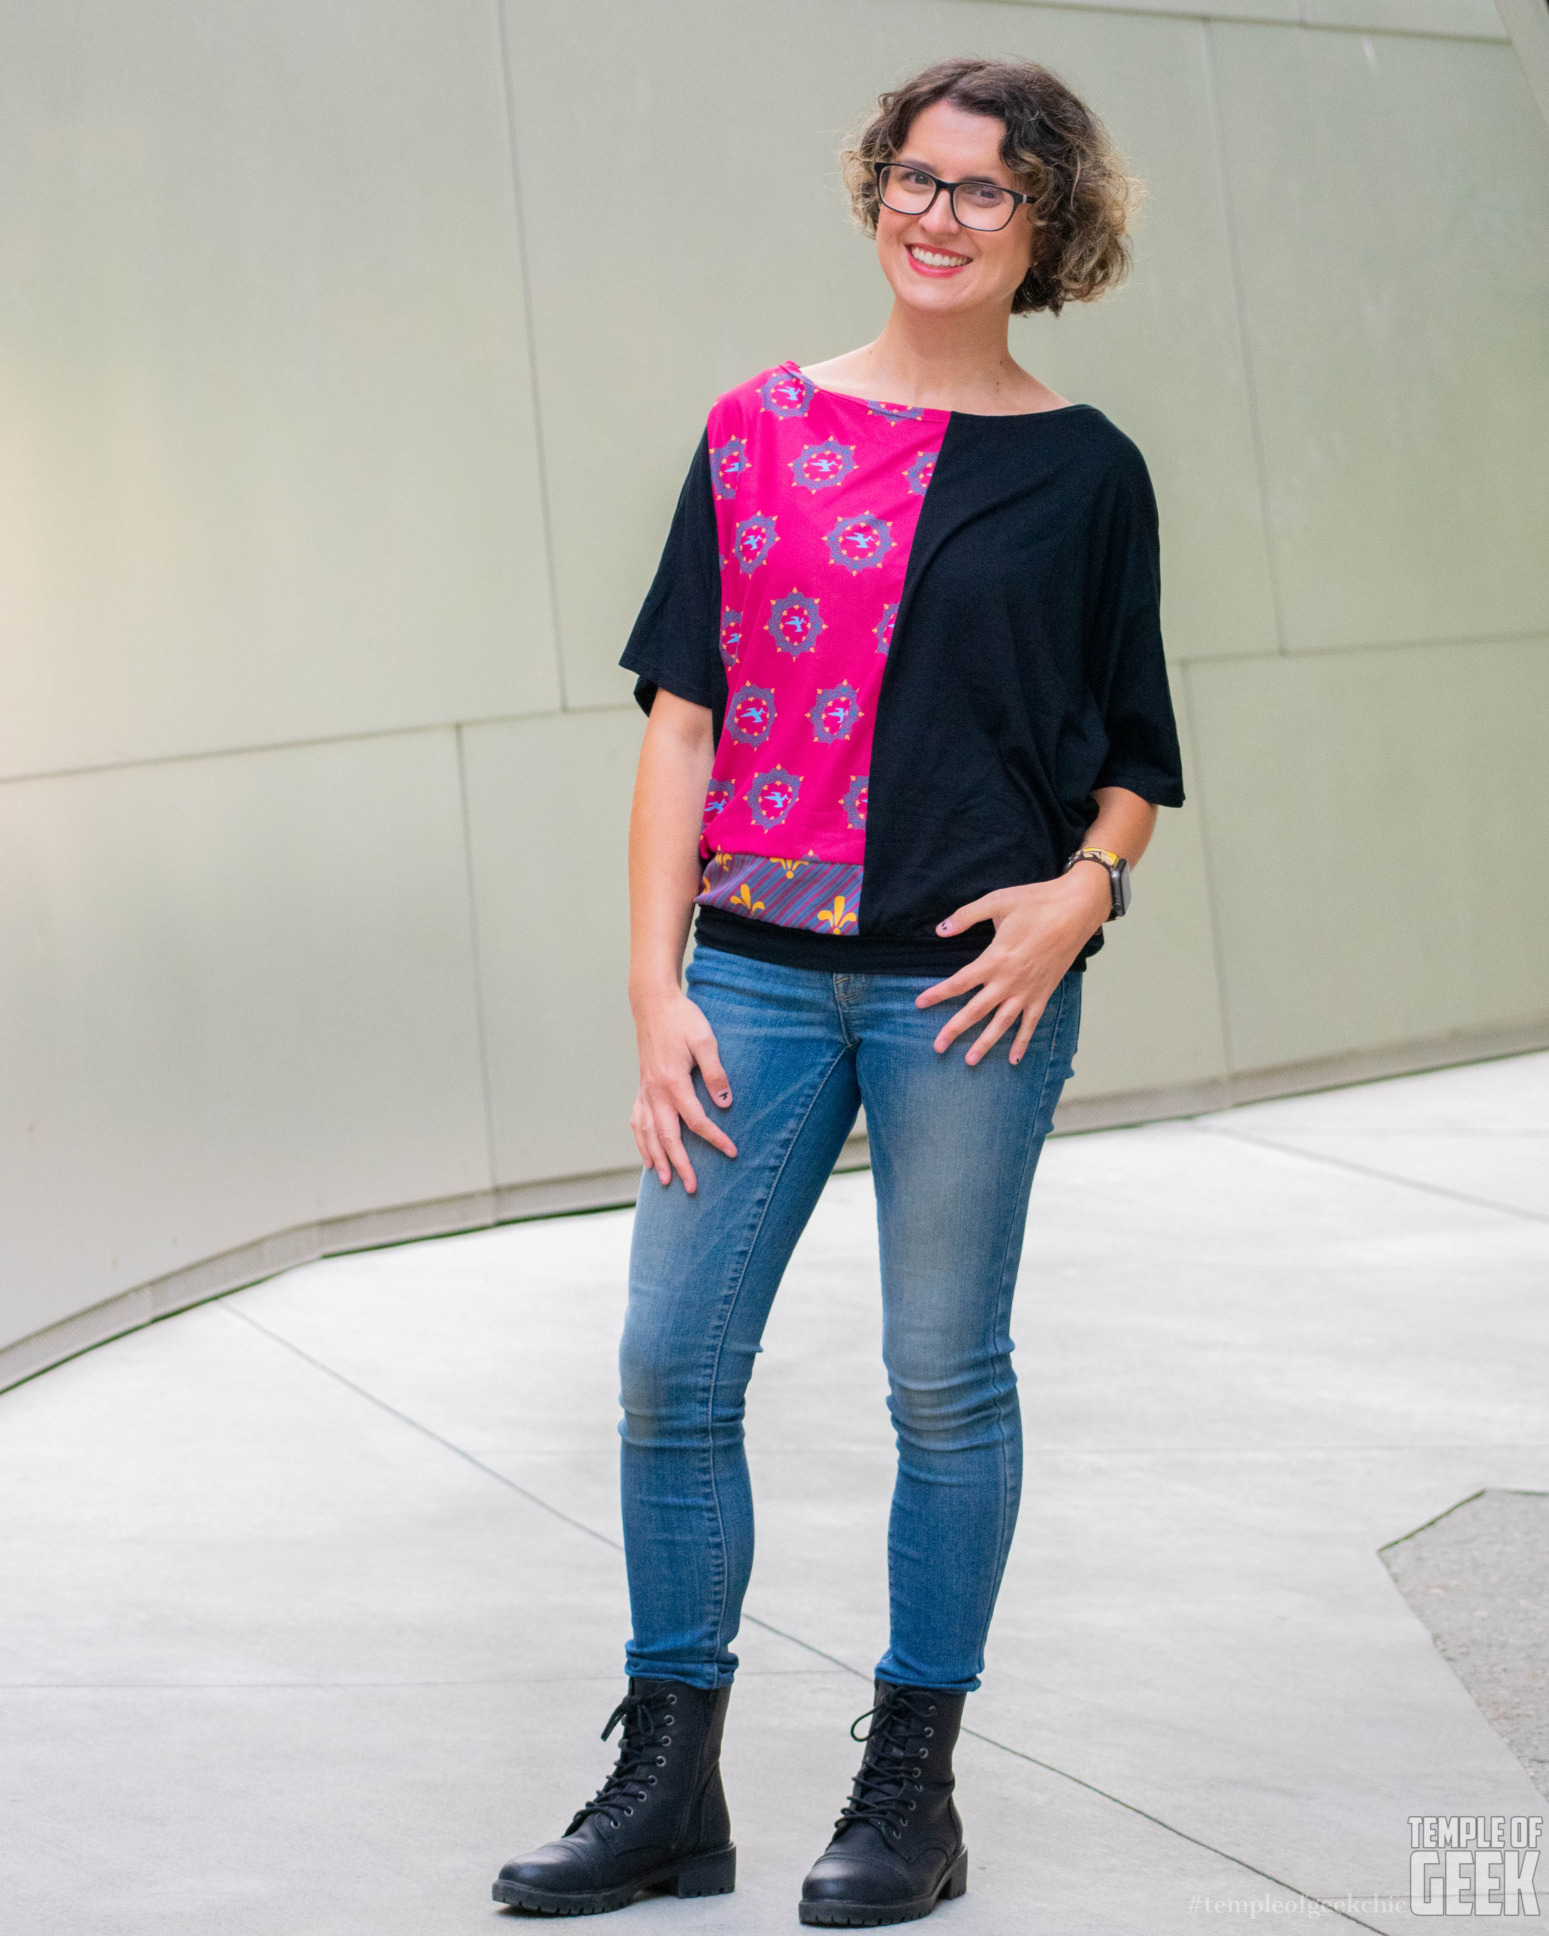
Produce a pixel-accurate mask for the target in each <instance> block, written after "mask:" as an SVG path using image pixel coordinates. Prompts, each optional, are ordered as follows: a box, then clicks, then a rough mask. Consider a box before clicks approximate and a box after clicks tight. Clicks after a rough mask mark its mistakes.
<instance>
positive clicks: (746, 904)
mask: <svg viewBox="0 0 1549 1936" xmlns="http://www.w3.org/2000/svg"><path fill="white" fill-rule="evenodd" d="M729 905H730V906H732V907H734V908H736V909H737V910H738V911H739V912H740V913H742V914H749V915H752V914H762V913H763V911H764V904H763V902H762V901H755V900H754V899H753V896H752V895H751V894H750V893H749V892H748V884H747V882H746V881H744V882H743V883H742V885H741V887H739V888H738V889H737V891H736V893H735V894H734V895H733V896H732V897H731V901H730V904H729Z"/></svg>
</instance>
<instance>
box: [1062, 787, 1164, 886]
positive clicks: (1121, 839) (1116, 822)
mask: <svg viewBox="0 0 1549 1936" xmlns="http://www.w3.org/2000/svg"><path fill="white" fill-rule="evenodd" d="M1093 798H1094V799H1095V800H1096V801H1097V818H1096V819H1095V820H1094V821H1093V822H1092V824H1091V826H1090V827H1088V828H1087V830H1086V834H1085V836H1084V837H1083V839H1082V842H1081V845H1082V846H1083V847H1102V848H1104V849H1106V851H1107V852H1108V853H1110V854H1117V855H1119V857H1120V858H1121V859H1123V860H1127V861H1128V862H1129V864H1130V866H1131V867H1133V866H1134V865H1135V864H1136V862H1137V861H1138V860H1139V859H1140V857H1141V855H1142V854H1143V853H1144V852H1145V851H1146V848H1147V847H1148V846H1149V845H1150V844H1151V835H1152V833H1153V832H1154V831H1155V829H1156V815H1157V809H1156V808H1155V807H1154V806H1152V804H1151V802H1150V801H1149V800H1142V799H1141V797H1140V795H1139V794H1138V793H1131V792H1130V790H1129V788H1128V787H1099V788H1098V789H1097V792H1096V793H1095V794H1094V795H1093Z"/></svg>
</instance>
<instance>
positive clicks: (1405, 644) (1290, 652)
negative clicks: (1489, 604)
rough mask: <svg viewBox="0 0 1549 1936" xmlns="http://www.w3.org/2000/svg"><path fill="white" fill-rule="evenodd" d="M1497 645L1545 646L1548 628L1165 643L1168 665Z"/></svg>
mask: <svg viewBox="0 0 1549 1936" xmlns="http://www.w3.org/2000/svg"><path fill="white" fill-rule="evenodd" d="M1497 645H1540V646H1544V647H1549V631H1546V630H1544V629H1542V628H1540V627H1538V626H1534V627H1533V628H1532V630H1531V631H1527V632H1468V633H1462V634H1460V635H1458V636H1457V637H1453V638H1436V639H1359V640H1356V641H1355V642H1353V643H1347V644H1343V645H1293V646H1291V647H1289V648H1288V649H1287V651H1285V652H1284V653H1280V652H1190V651H1189V650H1188V649H1187V648H1186V647H1176V646H1169V647H1168V649H1167V663H1168V664H1169V665H1170V666H1171V665H1178V666H1183V665H1195V666H1213V665H1251V664H1253V663H1254V661H1255V660H1264V659H1279V658H1286V659H1292V660H1294V659H1351V658H1357V657H1359V656H1360V655H1361V654H1362V653H1373V652H1454V651H1460V650H1468V651H1473V650H1475V649H1476V648H1478V649H1483V648H1485V647H1489V646H1497Z"/></svg>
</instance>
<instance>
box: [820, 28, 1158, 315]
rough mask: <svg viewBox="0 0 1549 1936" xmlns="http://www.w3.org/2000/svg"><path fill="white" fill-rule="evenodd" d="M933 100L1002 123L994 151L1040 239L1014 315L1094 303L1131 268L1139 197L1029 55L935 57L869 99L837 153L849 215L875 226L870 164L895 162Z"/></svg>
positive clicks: (1115, 156)
mask: <svg viewBox="0 0 1549 1936" xmlns="http://www.w3.org/2000/svg"><path fill="white" fill-rule="evenodd" d="M937 101H950V102H951V103H952V104H953V106H954V107H959V108H962V109H964V110H965V111H966V112H967V113H969V114H982V115H985V116H987V117H989V118H991V119H993V120H996V121H1000V122H1002V123H1004V125H1005V130H1006V132H1005V134H1004V135H1003V137H1002V138H1001V144H1000V158H1001V160H1002V161H1003V162H1004V163H1005V165H1006V167H1007V168H1009V169H1010V170H1011V173H1012V175H1013V177H1014V179H1015V180H1016V181H1017V182H1018V183H1019V184H1020V186H1021V187H1022V189H1023V191H1024V192H1025V193H1026V194H1029V195H1031V196H1032V198H1033V199H1032V204H1031V207H1030V209H1029V213H1030V214H1031V216H1032V218H1033V221H1034V222H1035V223H1036V225H1037V227H1036V230H1035V234H1036V235H1037V236H1038V237H1039V238H1040V240H1039V241H1038V242H1037V243H1036V244H1035V253H1034V256H1033V262H1032V266H1031V268H1029V270H1028V272H1027V274H1026V275H1025V276H1024V277H1023V278H1022V281H1021V282H1020V283H1019V284H1018V285H1017V291H1016V294H1015V295H1014V296H1013V298H1012V301H1011V313H1012V315H1013V316H1025V315H1028V314H1029V313H1031V312H1032V311H1033V310H1038V309H1047V310H1048V311H1049V312H1050V314H1051V315H1055V316H1057V315H1058V314H1059V313H1060V311H1061V310H1062V309H1063V308H1064V306H1065V304H1066V303H1068V302H1095V301H1096V300H1097V298H1098V297H1099V296H1101V295H1103V294H1104V293H1105V291H1107V290H1109V289H1112V288H1114V287H1116V286H1117V285H1118V284H1119V283H1121V282H1122V281H1123V280H1124V278H1125V276H1127V275H1128V274H1129V268H1130V242H1129V236H1128V234H1127V233H1126V231H1127V230H1128V227H1129V223H1130V218H1131V216H1132V215H1133V213H1134V211H1135V209H1136V208H1137V207H1138V205H1139V202H1140V198H1141V196H1142V195H1143V194H1144V192H1145V191H1144V189H1143V188H1142V186H1141V184H1140V183H1139V182H1138V181H1136V180H1135V178H1134V177H1133V176H1132V175H1129V174H1127V173H1126V172H1125V169H1124V163H1123V160H1122V158H1121V157H1120V155H1119V151H1118V149H1117V148H1116V147H1115V146H1114V143H1113V138H1112V137H1111V136H1110V134H1109V133H1108V130H1107V129H1106V128H1105V127H1104V126H1103V124H1102V122H1101V121H1099V120H1098V118H1097V116H1096V115H1095V114H1093V112H1092V110H1091V109H1090V108H1089V107H1087V106H1086V104H1085V103H1084V102H1083V101H1080V100H1078V99H1077V97H1076V96H1075V95H1074V94H1072V93H1071V91H1070V89H1069V88H1068V87H1066V85H1065V84H1064V82H1063V81H1061V80H1059V79H1058V78H1057V77H1056V76H1055V75H1053V74H1051V73H1050V72H1049V70H1048V68H1046V67H1039V66H1038V65H1037V64H1036V63H1035V62H1033V61H1012V60H967V59H958V60H942V61H936V62H934V63H933V64H932V65H931V66H930V67H927V68H925V69H924V70H923V71H922V72H921V73H918V74H916V75H915V76H914V77H913V79H912V80H908V81H905V82H904V83H903V85H902V86H901V87H895V88H892V89H890V90H889V91H888V92H887V93H886V94H883V95H881V96H879V97H878V100H877V112H876V113H875V115H873V116H872V118H871V120H870V121H868V122H867V124H866V126H865V127H864V128H863V129H862V130H861V132H860V133H859V134H858V135H857V136H856V137H855V139H854V144H853V146H851V147H847V148H845V149H843V150H842V151H841V153H840V156H839V160H840V165H841V166H842V168H843V170H844V180H845V186H846V187H847V188H848V189H849V191H850V205H851V207H852V208H853V209H854V211H855V217H856V220H857V221H858V222H859V223H860V224H861V226H862V228H864V229H865V230H866V232H867V233H868V234H869V235H874V234H875V233H876V229H877V211H878V209H879V208H880V207H881V203H880V202H879V200H878V198H877V166H878V164H879V163H880V162H884V161H892V160H894V159H896V157H897V156H898V154H899V152H900V150H901V149H902V148H903V145H904V143H905V142H906V141H907V140H908V138H909V130H910V128H911V127H912V126H913V125H914V120H915V116H916V115H918V114H919V113H920V111H921V109H922V108H928V107H930V106H932V105H933V104H934V103H935V102H937Z"/></svg>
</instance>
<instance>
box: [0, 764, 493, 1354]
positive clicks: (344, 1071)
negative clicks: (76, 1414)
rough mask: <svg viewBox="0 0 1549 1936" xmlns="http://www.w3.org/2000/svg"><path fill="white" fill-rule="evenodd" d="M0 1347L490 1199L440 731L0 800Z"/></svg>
mask: <svg viewBox="0 0 1549 1936" xmlns="http://www.w3.org/2000/svg"><path fill="white" fill-rule="evenodd" d="M0 1067H3V1068H4V1070H5V1080H4V1082H3V1083H0V1175H3V1176H4V1178H5V1186H4V1187H5V1199H6V1200H5V1209H4V1224H5V1239H4V1247H5V1270H4V1281H3V1284H0V1342H8V1341H9V1340H10V1339H12V1338H15V1337H20V1336H24V1335H27V1334H28V1333H30V1332H32V1331H34V1330H37V1329H39V1328H40V1327H41V1326H43V1325H45V1324H48V1323H51V1322H52V1321H54V1320H56V1319H58V1318H62V1317H64V1316H65V1315H67V1314H68V1313H70V1312H72V1311H76V1310H79V1309H81V1308H82V1307H84V1306H86V1305H90V1304H95V1303H97V1302H99V1301H100V1300H101V1299H103V1298H106V1297H109V1296H111V1295H113V1294H114V1293H115V1292H117V1291H120V1290H124V1289H127V1288H128V1287H130V1286H132V1285H135V1284H139V1283H143V1282H145V1281H146V1280H147V1279H150V1278H153V1277H156V1276H160V1275H162V1274H164V1273H166V1272H169V1271H174V1270H177V1269H179V1268H180V1267H182V1266H184V1265H187V1264H192V1263H195V1262H197V1261H199V1260H200V1259H202V1258H205V1257H209V1256H212V1255H215V1254H217V1253H219V1252H220V1251H223V1250H226V1249H229V1248H232V1247H234V1246H235V1245H238V1244H242V1243H246V1242H248V1241H250V1240H251V1239H254V1238H257V1237H261V1236H266V1235H268V1234H270V1233H271V1232H275V1231H279V1230H283V1229H286V1228H288V1227H290V1226H293V1225H295V1224H298V1223H305V1222H308V1221H310V1220H312V1219H313V1218H316V1217H327V1216H337V1215H342V1214H346V1213H349V1212H352V1211H359V1210H369V1209H374V1208H377V1207H379V1206H384V1205H391V1204H399V1203H405V1202H414V1201H417V1200H419V1199H422V1198H426V1197H436V1196H442V1195H451V1194H454V1193H458V1192H462V1191H467V1190H474V1189H482V1188H487V1187H488V1184H489V1164H488V1155H487V1139H486V1135H485V1124H484V1107H483V1098H482V1085H481V1082H480V1077H479V1066H478V1040H477V1029H476V1022H475V1000H474V972H473V951H472V942H471V923H470V919H469V908H468V899H467V873H466V864H465V856H464V849H463V838H462V821H461V809H460V802H459V797H458V780H457V761H456V748H455V736H454V734H453V732H452V731H450V730H447V731H444V732H436V733H417V734H409V735H403V736H393V737H388V738H382V739H374V740H366V741H357V742H354V743H351V744H343V745H331V746H316V747H307V748H298V749H292V750H289V751H280V752H269V753H252V754H241V755H228V756H225V757H221V758H216V759H203V760H186V761H173V762H170V763H168V764H165V765H159V766H151V767H142V768H130V769H120V770H118V771H115V772H108V773H99V774H91V775H82V776H75V777H73V778H68V779H52V780H34V781H22V782H17V783H13V784H12V785H9V786H5V787H0Z"/></svg>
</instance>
